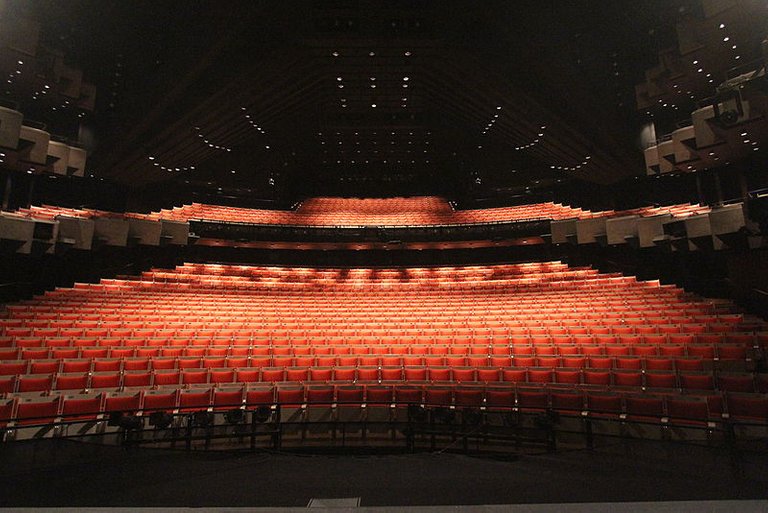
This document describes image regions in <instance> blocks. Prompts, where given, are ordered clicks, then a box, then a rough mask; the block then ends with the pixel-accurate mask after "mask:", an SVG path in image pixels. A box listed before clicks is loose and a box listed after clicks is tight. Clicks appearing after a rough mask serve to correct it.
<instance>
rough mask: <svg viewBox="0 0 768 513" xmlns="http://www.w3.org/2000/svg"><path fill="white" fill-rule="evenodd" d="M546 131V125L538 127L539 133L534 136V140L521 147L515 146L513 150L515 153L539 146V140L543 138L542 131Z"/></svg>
mask: <svg viewBox="0 0 768 513" xmlns="http://www.w3.org/2000/svg"><path fill="white" fill-rule="evenodd" d="M546 129H547V126H546V125H541V126H540V127H539V130H540V131H539V133H537V134H536V138H535V139H533V140H532V141H531V142H529V143H527V144H523V145H521V146H515V150H517V151H522V150H527V149H528V148H532V147H534V146H536V145H537V144H539V143H540V142H541V140H542V139H543V138H544V131H545V130H546Z"/></svg>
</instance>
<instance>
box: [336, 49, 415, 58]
mask: <svg viewBox="0 0 768 513" xmlns="http://www.w3.org/2000/svg"><path fill="white" fill-rule="evenodd" d="M403 55H404V56H405V57H410V56H411V55H412V54H411V51H410V50H406V51H405V52H403ZM331 56H332V57H340V56H341V52H339V51H338V50H334V51H332V52H331ZM368 57H376V52H374V51H373V50H371V51H369V52H368Z"/></svg>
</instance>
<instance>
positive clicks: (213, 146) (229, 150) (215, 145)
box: [195, 126, 232, 152]
mask: <svg viewBox="0 0 768 513" xmlns="http://www.w3.org/2000/svg"><path fill="white" fill-rule="evenodd" d="M195 131H196V132H197V137H198V138H199V139H201V140H202V141H203V144H205V145H207V146H208V147H209V148H213V149H216V150H222V151H228V152H231V151H232V148H229V147H228V146H222V145H219V144H213V143H212V142H211V141H209V140H208V138H207V137H206V136H205V135H203V133H202V132H201V131H200V127H199V126H196V127H195Z"/></svg>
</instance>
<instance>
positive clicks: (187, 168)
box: [147, 155, 195, 172]
mask: <svg viewBox="0 0 768 513" xmlns="http://www.w3.org/2000/svg"><path fill="white" fill-rule="evenodd" d="M147 160H149V161H150V162H152V165H153V166H155V167H158V168H160V169H161V170H162V171H168V172H173V171H194V170H195V166H184V167H175V166H166V165H164V164H161V163H160V162H159V161H158V160H157V158H156V157H155V156H154V155H150V156H149V157H147Z"/></svg>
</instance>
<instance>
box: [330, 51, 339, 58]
mask: <svg viewBox="0 0 768 513" xmlns="http://www.w3.org/2000/svg"><path fill="white" fill-rule="evenodd" d="M331 55H333V56H334V57H338V56H339V52H331Z"/></svg>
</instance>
